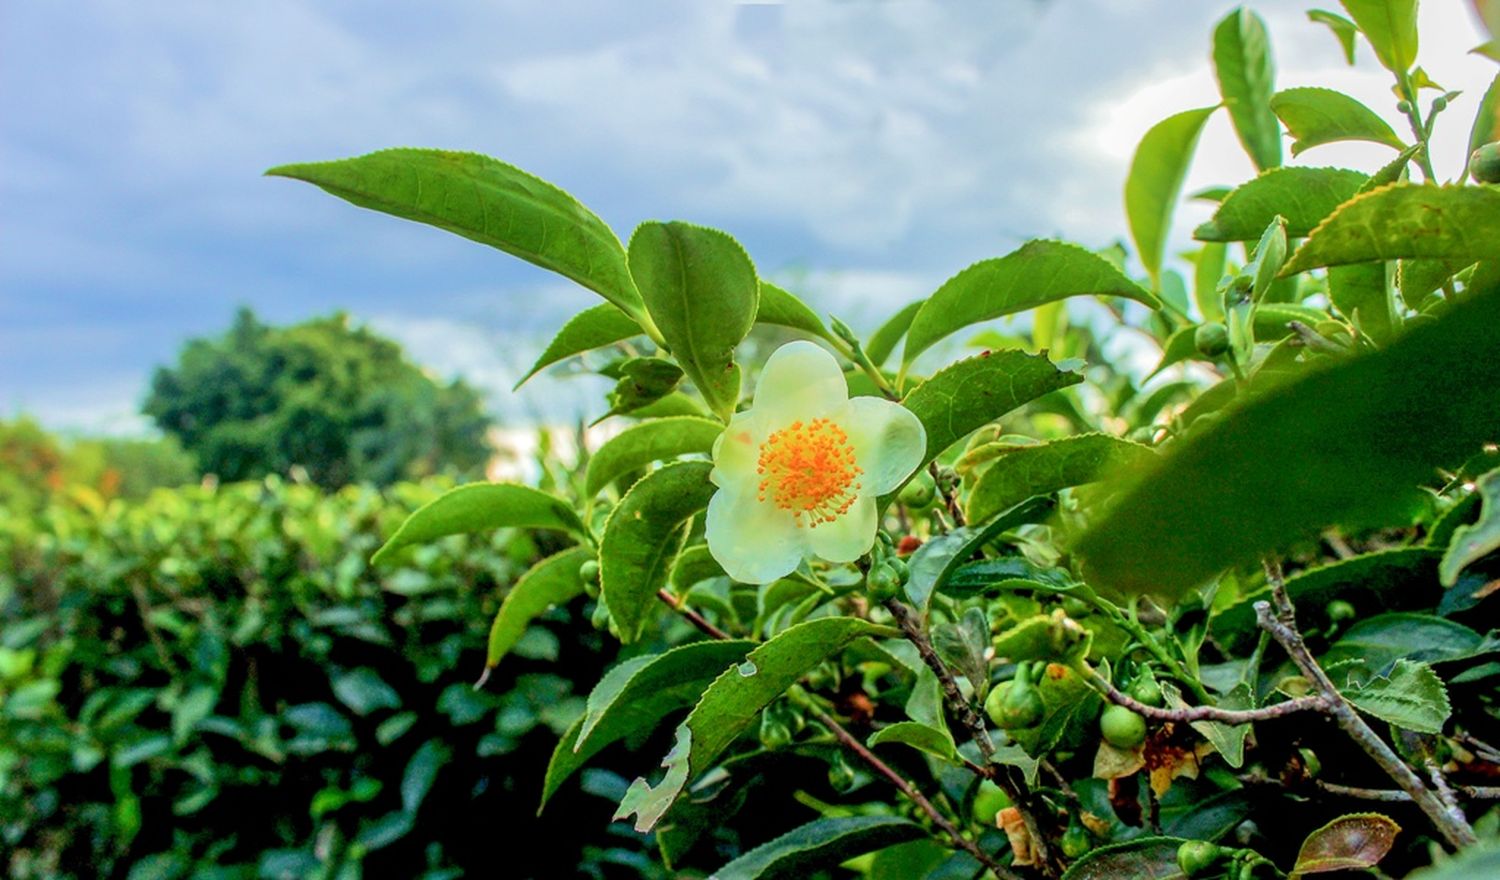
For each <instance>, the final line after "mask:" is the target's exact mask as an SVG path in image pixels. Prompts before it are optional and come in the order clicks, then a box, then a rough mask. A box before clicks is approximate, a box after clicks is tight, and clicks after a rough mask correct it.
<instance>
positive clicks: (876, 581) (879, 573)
mask: <svg viewBox="0 0 1500 880" xmlns="http://www.w3.org/2000/svg"><path fill="white" fill-rule="evenodd" d="M865 588H866V589H867V590H868V591H869V593H870V598H871V599H874V600H875V601H877V602H884V601H885V600H887V599H894V598H896V594H897V593H899V592H900V591H901V577H900V575H898V574H896V569H895V568H894V567H892V566H891V563H890V560H886V561H885V562H882V563H880V564H879V565H877V566H875V567H874V568H872V569H870V573H869V574H868V575H866V576H865Z"/></svg>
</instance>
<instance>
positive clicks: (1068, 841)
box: [1061, 819, 1094, 859]
mask: <svg viewBox="0 0 1500 880" xmlns="http://www.w3.org/2000/svg"><path fill="white" fill-rule="evenodd" d="M1061 843H1062V851H1063V855H1065V856H1067V857H1068V858H1070V859H1076V858H1079V857H1081V856H1082V855H1084V854H1085V853H1087V852H1088V851H1089V850H1091V849H1093V848H1094V840H1093V838H1092V837H1090V836H1089V831H1088V829H1087V828H1085V827H1083V823H1082V822H1079V821H1078V820H1077V819H1074V820H1073V821H1072V823H1071V824H1069V825H1068V830H1067V831H1064V832H1063V836H1062V841H1061Z"/></svg>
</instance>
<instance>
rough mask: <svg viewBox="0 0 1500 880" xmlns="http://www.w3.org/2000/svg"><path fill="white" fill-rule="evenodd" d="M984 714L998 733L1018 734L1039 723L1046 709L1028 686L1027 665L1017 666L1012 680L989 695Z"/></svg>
mask: <svg viewBox="0 0 1500 880" xmlns="http://www.w3.org/2000/svg"><path fill="white" fill-rule="evenodd" d="M984 711H985V712H987V713H988V714H989V716H990V720H991V721H993V722H995V726H996V727H999V728H1000V729H1001V730H1020V729H1022V728H1026V727H1035V726H1036V725H1037V724H1038V723H1040V722H1041V720H1042V716H1043V715H1044V714H1046V706H1045V705H1043V704H1042V695H1041V694H1039V693H1037V690H1036V688H1035V687H1034V686H1033V685H1032V683H1031V677H1030V664H1029V663H1022V664H1021V665H1019V666H1017V667H1016V677H1015V678H1013V679H1011V680H1010V681H1007V682H1003V683H1001V685H1000V686H999V687H997V688H995V689H994V690H992V691H990V695H989V697H988V698H987V699H985V701H984Z"/></svg>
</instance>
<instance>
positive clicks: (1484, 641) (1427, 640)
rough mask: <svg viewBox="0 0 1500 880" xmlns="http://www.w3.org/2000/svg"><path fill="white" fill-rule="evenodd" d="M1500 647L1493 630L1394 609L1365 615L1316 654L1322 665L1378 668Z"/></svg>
mask: <svg viewBox="0 0 1500 880" xmlns="http://www.w3.org/2000/svg"><path fill="white" fill-rule="evenodd" d="M1496 651H1500V639H1496V637H1495V635H1494V634H1490V635H1488V636H1482V635H1480V634H1479V633H1477V632H1475V631H1474V630H1472V629H1469V628H1468V627H1467V626H1464V625H1463V624H1461V623H1454V622H1453V621H1451V620H1448V619H1446V618H1442V617H1434V616H1432V615H1430V614H1415V613H1411V612H1395V613H1392V614H1381V615H1378V616H1376V617H1369V618H1365V619H1364V620H1361V621H1359V622H1358V623H1356V624H1354V625H1353V626H1351V627H1349V630H1348V632H1346V633H1344V635H1343V637H1342V638H1340V639H1339V640H1338V641H1337V642H1334V643H1333V645H1332V646H1331V647H1329V649H1328V650H1327V651H1326V652H1324V654H1323V656H1322V657H1321V658H1320V660H1321V661H1322V663H1323V665H1324V666H1332V665H1336V664H1339V663H1344V662H1346V661H1358V662H1362V663H1364V664H1365V665H1366V666H1367V667H1369V668H1371V669H1374V670H1375V671H1376V672H1380V671H1382V670H1384V669H1387V668H1389V667H1391V666H1393V665H1395V663H1396V661H1397V660H1411V661H1418V662H1424V663H1446V662H1449V661H1453V660H1468V659H1470V658H1472V657H1480V656H1484V655H1486V654H1493V653H1495V652H1496Z"/></svg>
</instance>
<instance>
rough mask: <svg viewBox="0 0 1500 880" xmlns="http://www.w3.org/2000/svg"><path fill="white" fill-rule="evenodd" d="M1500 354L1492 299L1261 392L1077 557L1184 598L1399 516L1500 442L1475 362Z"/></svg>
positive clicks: (1491, 368)
mask: <svg viewBox="0 0 1500 880" xmlns="http://www.w3.org/2000/svg"><path fill="white" fill-rule="evenodd" d="M1497 345H1500V291H1488V292H1483V293H1478V294H1476V295H1474V296H1472V297H1471V298H1470V299H1469V300H1467V301H1466V302H1462V303H1459V304H1457V305H1455V306H1454V307H1453V308H1452V309H1450V310H1449V311H1448V312H1447V313H1446V314H1445V315H1443V316H1442V317H1440V318H1438V319H1436V320H1435V321H1432V322H1429V323H1426V324H1423V325H1421V326H1417V327H1414V328H1413V329H1411V330H1409V331H1408V332H1407V333H1405V334H1404V335H1403V336H1402V337H1401V338H1399V339H1397V340H1396V341H1395V342H1393V343H1391V345H1390V346H1388V347H1387V348H1385V349H1384V350H1382V351H1380V352H1376V353H1374V354H1370V355H1365V356H1362V357H1356V358H1352V359H1348V360H1343V361H1340V362H1337V363H1336V364H1334V365H1333V366H1330V367H1327V368H1324V369H1321V370H1315V371H1313V372H1311V373H1309V374H1307V375H1304V376H1301V377H1299V378H1296V379H1292V380H1284V381H1281V382H1277V383H1273V387H1271V388H1270V389H1268V390H1266V391H1263V392H1261V393H1259V394H1252V395H1251V397H1250V399H1249V402H1248V403H1246V404H1244V405H1242V406H1239V407H1237V408H1235V409H1233V410H1231V411H1230V412H1228V413H1226V414H1224V415H1223V417H1222V419H1221V420H1219V421H1217V422H1216V423H1215V424H1214V425H1212V426H1211V427H1209V428H1207V429H1206V430H1204V431H1203V432H1202V433H1200V434H1196V435H1194V436H1192V437H1190V438H1189V439H1187V440H1185V441H1182V442H1180V443H1178V444H1177V445H1175V446H1174V447H1173V449H1172V452H1171V454H1169V455H1168V456H1166V459H1165V460H1164V461H1163V463H1162V464H1161V465H1160V466H1159V467H1157V468H1154V469H1153V470H1152V471H1151V472H1150V473H1148V474H1145V475H1143V476H1142V477H1140V478H1137V479H1135V480H1131V481H1128V485H1127V486H1125V487H1123V490H1122V492H1121V495H1120V496H1119V500H1118V502H1117V503H1116V504H1114V505H1113V506H1112V508H1111V509H1110V510H1109V511H1108V512H1107V513H1106V514H1105V515H1104V516H1103V517H1101V518H1100V519H1098V520H1097V521H1096V522H1095V523H1094V525H1093V527H1092V528H1091V529H1090V530H1089V531H1088V532H1087V533H1086V534H1085V535H1084V537H1083V538H1082V539H1081V540H1080V541H1079V543H1078V545H1077V547H1076V548H1075V552H1076V554H1077V555H1079V556H1081V557H1083V558H1084V560H1085V564H1086V569H1087V570H1088V571H1089V572H1090V573H1091V576H1090V577H1089V582H1090V583H1097V584H1101V585H1106V586H1109V587H1112V588H1114V589H1117V590H1120V591H1123V592H1126V593H1155V594H1157V595H1161V596H1165V597H1169V598H1175V597H1177V596H1179V595H1181V594H1182V592H1183V591H1185V590H1187V589H1189V588H1190V587H1193V586H1195V585H1198V584H1201V583H1204V582H1205V581H1207V580H1209V579H1210V578H1211V577H1213V575H1214V574H1215V573H1217V572H1218V571H1220V570H1222V569H1224V568H1227V567H1229V566H1231V565H1235V564H1238V563H1241V562H1247V561H1251V560H1254V559H1256V558H1257V557H1258V556H1259V555H1260V554H1262V553H1267V552H1273V551H1276V550H1278V549H1281V548H1283V547H1285V546H1287V545H1288V544H1290V543H1292V542H1294V541H1296V540H1299V539H1302V538H1305V537H1308V536H1312V535H1316V534H1317V533H1318V532H1319V530H1321V529H1322V528H1324V527H1326V526H1328V525H1331V524H1335V523H1340V522H1351V521H1360V522H1366V523H1368V522H1369V521H1370V519H1380V518H1384V517H1388V516H1389V515H1390V514H1389V510H1390V501H1391V499H1392V498H1393V497H1398V496H1399V495H1400V494H1402V493H1404V492H1406V491H1409V490H1410V488H1411V487H1412V486H1414V485H1416V484H1418V483H1420V482H1421V481H1422V480H1424V479H1426V478H1427V477H1428V476H1429V475H1430V474H1431V473H1432V469H1433V468H1434V467H1439V466H1442V465H1445V464H1450V465H1451V464H1452V463H1454V462H1456V461H1463V460H1464V459H1465V458H1467V457H1468V456H1469V455H1470V454H1472V453H1473V452H1474V451H1475V450H1477V449H1478V448H1479V447H1480V445H1481V444H1483V443H1485V442H1490V441H1492V440H1493V439H1494V438H1495V437H1496V436H1500V407H1497V406H1496V405H1495V404H1496V397H1495V395H1496V392H1495V389H1496V388H1497V387H1500V361H1496V360H1495V359H1493V358H1485V357H1476V356H1475V353H1476V352H1486V351H1492V350H1494V348H1495V347H1496V346H1497ZM1124 482H1126V481H1124V480H1122V483H1124Z"/></svg>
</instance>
